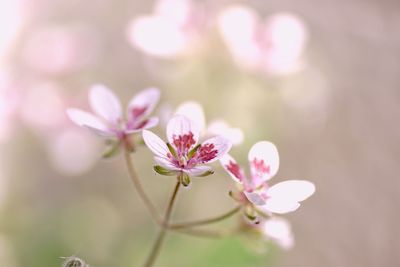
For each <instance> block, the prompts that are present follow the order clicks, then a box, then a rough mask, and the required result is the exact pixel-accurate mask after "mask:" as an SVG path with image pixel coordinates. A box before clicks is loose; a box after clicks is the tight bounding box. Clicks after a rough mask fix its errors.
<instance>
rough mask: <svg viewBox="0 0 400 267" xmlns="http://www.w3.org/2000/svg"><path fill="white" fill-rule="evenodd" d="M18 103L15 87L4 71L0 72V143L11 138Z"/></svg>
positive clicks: (18, 98)
mask: <svg viewBox="0 0 400 267" xmlns="http://www.w3.org/2000/svg"><path fill="white" fill-rule="evenodd" d="M19 101H20V97H19V93H18V90H17V88H16V85H15V84H14V82H13V81H12V79H11V77H10V76H9V75H8V74H7V73H6V72H5V71H2V70H0V142H2V141H5V140H8V139H9V138H10V137H11V133H12V131H13V128H14V126H15V122H16V120H15V116H16V114H17V107H18V105H19Z"/></svg>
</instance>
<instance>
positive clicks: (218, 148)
mask: <svg viewBox="0 0 400 267" xmlns="http://www.w3.org/2000/svg"><path fill="white" fill-rule="evenodd" d="M167 139H168V142H167V143H165V142H164V141H163V140H162V139H160V138H159V137H158V136H157V135H155V134H154V133H152V132H150V131H147V130H144V131H143V140H144V142H145V144H146V145H147V147H148V148H149V149H150V150H151V151H152V152H153V153H154V154H155V157H154V159H155V161H156V162H157V164H158V165H156V166H155V167H154V169H155V170H156V171H157V172H158V173H160V174H163V175H177V176H178V177H179V178H180V179H181V182H182V184H183V185H185V186H187V185H189V183H190V176H206V175H209V174H212V173H213V171H212V169H211V167H209V166H205V165H203V164H206V163H211V162H213V161H216V160H218V159H219V158H220V157H222V156H223V155H225V154H226V153H227V152H228V151H229V150H230V149H231V147H232V144H231V142H229V141H228V140H227V139H225V138H223V137H221V136H216V137H212V138H210V139H208V140H206V141H204V142H203V143H201V144H197V143H198V140H199V129H198V127H197V125H196V124H195V123H194V122H193V121H192V120H190V119H188V118H187V117H185V116H183V115H176V116H174V117H173V118H172V119H171V120H170V121H169V122H168V125H167Z"/></svg>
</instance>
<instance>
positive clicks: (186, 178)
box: [178, 172, 190, 187]
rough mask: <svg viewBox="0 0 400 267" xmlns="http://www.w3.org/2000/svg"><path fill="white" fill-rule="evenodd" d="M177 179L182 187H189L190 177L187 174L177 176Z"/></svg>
mask: <svg viewBox="0 0 400 267" xmlns="http://www.w3.org/2000/svg"><path fill="white" fill-rule="evenodd" d="M178 179H179V181H180V182H181V184H182V185H183V186H185V187H186V186H189V184H190V176H189V175H188V174H187V173H185V172H182V173H181V174H180V175H179V176H178Z"/></svg>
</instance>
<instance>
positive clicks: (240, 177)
mask: <svg viewBox="0 0 400 267" xmlns="http://www.w3.org/2000/svg"><path fill="white" fill-rule="evenodd" d="M219 162H220V163H221V165H222V167H223V168H224V169H225V170H226V171H227V172H228V174H229V175H230V176H231V177H232V179H233V180H234V181H235V182H238V183H240V184H243V182H244V181H245V179H246V177H245V175H244V171H243V169H242V168H241V167H240V166H239V164H237V162H236V160H235V159H234V158H233V157H231V156H230V155H229V154H225V155H224V156H222V157H221V158H220V159H219Z"/></svg>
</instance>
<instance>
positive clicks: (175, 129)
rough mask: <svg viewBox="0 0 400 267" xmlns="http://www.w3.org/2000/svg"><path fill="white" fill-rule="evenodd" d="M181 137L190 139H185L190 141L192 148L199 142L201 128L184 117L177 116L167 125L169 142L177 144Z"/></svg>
mask: <svg viewBox="0 0 400 267" xmlns="http://www.w3.org/2000/svg"><path fill="white" fill-rule="evenodd" d="M179 137H188V138H185V139H188V140H189V141H188V142H190V148H191V147H193V146H194V145H196V144H197V142H198V140H199V128H198V127H197V125H196V123H194V122H193V121H192V120H190V119H189V118H187V117H185V116H183V115H175V116H174V117H172V119H170V120H169V122H168V125H167V138H168V142H169V143H171V144H175V143H176V139H177V138H179ZM184 145H186V144H184ZM190 148H189V149H190Z"/></svg>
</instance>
